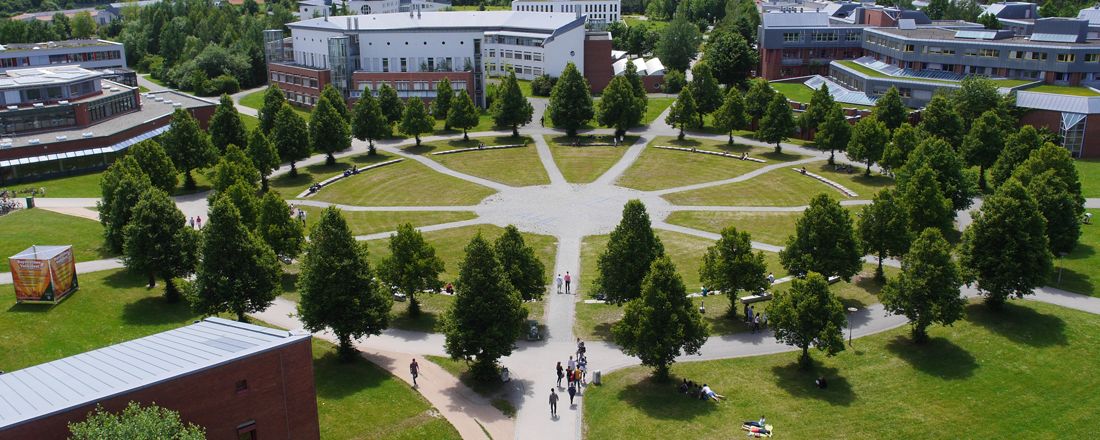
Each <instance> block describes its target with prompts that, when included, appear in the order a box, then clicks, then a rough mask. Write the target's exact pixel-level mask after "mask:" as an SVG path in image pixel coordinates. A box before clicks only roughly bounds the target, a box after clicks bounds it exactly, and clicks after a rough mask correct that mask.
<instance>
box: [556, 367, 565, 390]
mask: <svg viewBox="0 0 1100 440" xmlns="http://www.w3.org/2000/svg"><path fill="white" fill-rule="evenodd" d="M557 373H558V388H561V378H562V377H564V376H565V373H564V371H563V370H562V368H561V361H558V367H557Z"/></svg>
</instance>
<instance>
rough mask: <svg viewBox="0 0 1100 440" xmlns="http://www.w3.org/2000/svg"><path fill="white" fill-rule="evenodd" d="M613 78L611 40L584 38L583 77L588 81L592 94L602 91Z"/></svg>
mask: <svg viewBox="0 0 1100 440" xmlns="http://www.w3.org/2000/svg"><path fill="white" fill-rule="evenodd" d="M613 76H615V70H614V69H613V68H612V67H611V40H610V39H589V38H586V39H585V40H584V77H585V79H587V80H588V86H589V87H590V88H591V89H592V92H593V93H599V92H601V91H603V89H604V87H607V84H608V83H610V82H611V77H613Z"/></svg>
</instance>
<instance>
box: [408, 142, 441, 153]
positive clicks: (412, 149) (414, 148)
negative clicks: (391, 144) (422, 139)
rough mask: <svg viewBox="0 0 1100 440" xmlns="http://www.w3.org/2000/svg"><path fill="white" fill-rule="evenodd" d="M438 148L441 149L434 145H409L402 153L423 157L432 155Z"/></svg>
mask: <svg viewBox="0 0 1100 440" xmlns="http://www.w3.org/2000/svg"><path fill="white" fill-rule="evenodd" d="M437 148H439V147H438V146H436V145H434V144H420V145H416V144H412V145H409V146H407V147H404V148H402V149H401V151H404V152H406V153H408V154H416V155H423V154H428V153H431V152H433V151H435V150H436V149H437Z"/></svg>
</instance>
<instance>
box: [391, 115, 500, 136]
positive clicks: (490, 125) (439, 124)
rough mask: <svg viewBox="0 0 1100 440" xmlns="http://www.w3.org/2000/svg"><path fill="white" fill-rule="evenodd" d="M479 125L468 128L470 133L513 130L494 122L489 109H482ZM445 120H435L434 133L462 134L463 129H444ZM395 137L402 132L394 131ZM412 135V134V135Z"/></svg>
mask: <svg viewBox="0 0 1100 440" xmlns="http://www.w3.org/2000/svg"><path fill="white" fill-rule="evenodd" d="M477 121H478V122H477V125H476V126H474V127H472V128H470V129H468V130H466V131H467V132H468V133H476V132H479V131H492V130H511V127H497V124H496V123H494V122H493V117H492V116H490V115H489V113H488V112H487V111H484V110H482V111H481V112H480V113H479V116H478V120H477ZM443 123H444V121H443V120H442V119H437V120H436V121H435V128H434V129H433V130H432V133H431V134H433V135H446V134H462V130H458V129H454V128H452V129H450V130H444V129H443ZM394 134H395V135H396V136H395V137H401V136H402V135H401V133H394ZM410 137H411V136H410Z"/></svg>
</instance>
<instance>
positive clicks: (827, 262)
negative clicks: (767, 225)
mask: <svg viewBox="0 0 1100 440" xmlns="http://www.w3.org/2000/svg"><path fill="white" fill-rule="evenodd" d="M779 261H780V262H781V263H782V264H783V267H784V268H786V269H787V271H789V272H791V273H793V274H806V273H809V272H817V273H819V274H822V275H824V276H826V277H830V276H834V275H835V276H839V277H840V278H842V279H844V280H845V281H847V280H850V279H852V275H855V274H856V273H859V270H860V267H861V266H862V265H863V263H862V261H863V253H862V252H860V249H859V241H857V239H856V233H855V229H854V228H853V227H852V218H851V216H850V215H849V214H848V210H846V209H844V208H843V207H841V206H840V203H838V202H837V201H836V200H833V198H831V197H829V196H828V195H826V194H818V195H816V196H814V198H813V199H811V200H810V206H809V207H807V208H806V210H805V211H803V214H802V217H800V218H799V219H798V221H797V222H796V223H795V233H794V235H792V236H790V237H788V238H787V247H786V248H784V249H783V250H782V251H780V252H779Z"/></svg>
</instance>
